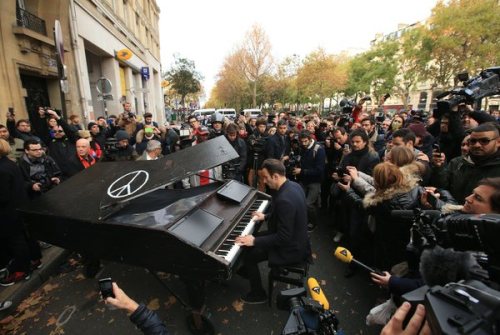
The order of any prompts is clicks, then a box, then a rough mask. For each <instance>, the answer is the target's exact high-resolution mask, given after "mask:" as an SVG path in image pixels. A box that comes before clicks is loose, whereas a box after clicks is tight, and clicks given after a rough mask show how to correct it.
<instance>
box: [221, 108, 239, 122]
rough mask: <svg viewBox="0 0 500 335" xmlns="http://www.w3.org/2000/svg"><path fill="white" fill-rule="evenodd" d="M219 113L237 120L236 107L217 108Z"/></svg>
mask: <svg viewBox="0 0 500 335" xmlns="http://www.w3.org/2000/svg"><path fill="white" fill-rule="evenodd" d="M217 113H221V114H222V115H224V116H225V117H227V118H229V119H231V120H236V109H234V108H221V109H218V110H217Z"/></svg>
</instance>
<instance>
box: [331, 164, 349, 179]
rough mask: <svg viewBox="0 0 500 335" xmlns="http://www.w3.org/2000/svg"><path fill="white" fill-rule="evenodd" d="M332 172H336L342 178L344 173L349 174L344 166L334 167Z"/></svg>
mask: <svg viewBox="0 0 500 335" xmlns="http://www.w3.org/2000/svg"><path fill="white" fill-rule="evenodd" d="M333 172H335V173H337V175H338V176H339V177H340V178H342V177H344V176H346V175H348V174H349V171H347V169H346V168H345V167H341V166H337V167H336V168H335V169H333Z"/></svg>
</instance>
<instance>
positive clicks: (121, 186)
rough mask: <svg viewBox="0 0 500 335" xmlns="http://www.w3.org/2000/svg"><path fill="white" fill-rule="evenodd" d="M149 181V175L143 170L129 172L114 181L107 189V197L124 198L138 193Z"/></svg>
mask: <svg viewBox="0 0 500 335" xmlns="http://www.w3.org/2000/svg"><path fill="white" fill-rule="evenodd" d="M148 180H149V173H148V172H147V171H144V170H137V171H132V172H129V173H127V174H125V175H123V176H121V177H120V178H118V179H116V180H115V181H114V182H113V183H112V184H111V185H110V186H109V187H108V195H109V196H110V197H111V198H115V199H120V198H126V197H128V196H130V195H132V194H134V193H136V192H137V191H139V190H140V189H141V188H142V187H143V186H144V185H145V184H146V183H147V182H148Z"/></svg>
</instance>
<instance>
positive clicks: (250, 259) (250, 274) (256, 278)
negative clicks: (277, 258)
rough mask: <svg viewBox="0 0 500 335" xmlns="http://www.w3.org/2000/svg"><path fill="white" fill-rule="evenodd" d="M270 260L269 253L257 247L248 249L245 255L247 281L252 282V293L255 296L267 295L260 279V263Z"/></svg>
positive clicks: (244, 265) (244, 264)
mask: <svg viewBox="0 0 500 335" xmlns="http://www.w3.org/2000/svg"><path fill="white" fill-rule="evenodd" d="M267 259H268V252H267V251H265V250H263V249H261V248H256V247H249V248H246V250H245V252H244V253H243V262H244V263H243V267H244V269H245V274H246V277H247V279H248V280H249V281H250V291H251V292H252V293H255V294H261V293H262V294H265V293H266V291H265V290H264V287H263V286H262V278H261V277H260V270H259V263H260V262H263V261H266V260H267Z"/></svg>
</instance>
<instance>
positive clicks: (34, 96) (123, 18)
mask: <svg viewBox="0 0 500 335" xmlns="http://www.w3.org/2000/svg"><path fill="white" fill-rule="evenodd" d="M55 20H59V21H60V22H61V30H62V35H63V42H64V51H65V52H64V62H65V65H66V68H67V71H66V73H67V78H68V93H67V94H66V96H65V104H66V109H67V114H68V115H70V114H77V115H80V116H82V119H83V120H84V121H85V122H89V121H90V120H94V119H95V118H97V117H98V116H101V115H106V114H118V113H120V112H121V111H122V103H123V102H124V101H128V102H131V103H132V106H133V111H134V112H136V113H137V114H138V115H141V114H143V113H145V112H151V113H153V115H154V116H155V119H156V120H158V121H163V119H164V113H163V95H162V91H161V84H160V82H161V78H160V77H161V66H160V45H159V29H158V20H159V8H158V6H157V4H156V1H155V0H4V1H1V2H0V123H3V122H4V120H5V112H6V111H7V110H8V108H14V110H15V112H16V118H25V117H29V118H33V113H35V112H36V108H37V106H40V105H41V106H52V107H55V108H57V109H61V106H62V102H61V95H60V90H59V78H58V72H57V56H56V52H55V43H54V36H53V28H54V22H55ZM123 54H126V56H127V57H123ZM103 78H104V79H103ZM108 81H109V83H110V84H111V85H109V86H108V85H104V86H107V87H106V88H107V89H108V90H109V92H108V91H106V92H102V93H106V94H104V96H105V97H104V99H103V94H100V93H99V92H98V89H97V84H98V83H99V82H101V83H102V82H108ZM105 109H106V110H105Z"/></svg>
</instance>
